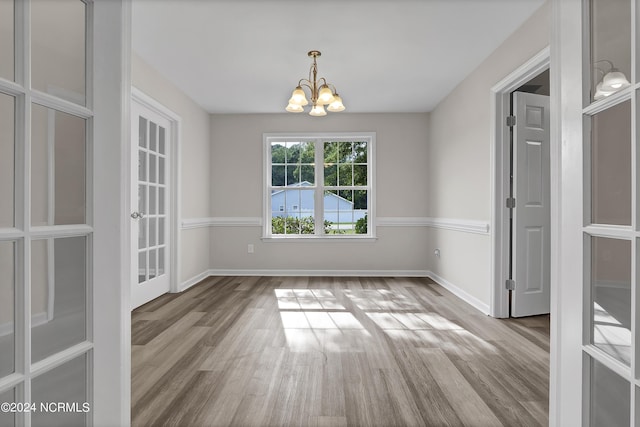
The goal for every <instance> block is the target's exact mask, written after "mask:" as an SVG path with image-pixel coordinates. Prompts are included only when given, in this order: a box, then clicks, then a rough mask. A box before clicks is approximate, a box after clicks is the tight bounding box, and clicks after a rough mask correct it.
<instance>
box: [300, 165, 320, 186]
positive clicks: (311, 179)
mask: <svg viewBox="0 0 640 427" xmlns="http://www.w3.org/2000/svg"><path fill="white" fill-rule="evenodd" d="M315 181H316V180H315V171H314V166H313V165H300V182H301V183H303V184H304V185H307V184H309V185H313V184H314V183H315Z"/></svg>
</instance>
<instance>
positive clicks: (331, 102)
mask: <svg viewBox="0 0 640 427" xmlns="http://www.w3.org/2000/svg"><path fill="white" fill-rule="evenodd" d="M307 55H309V56H310V57H311V58H313V64H312V65H311V69H310V70H309V79H300V81H299V82H298V86H296V88H295V89H294V90H293V93H292V94H291V99H289V105H287V108H286V110H287V111H288V112H290V113H302V112H303V111H304V108H303V107H304V106H305V105H308V104H309V101H307V96H306V93H305V91H304V89H303V87H306V88H307V89H309V91H310V94H311V105H312V107H311V111H309V115H311V116H316V117H317V116H326V115H327V112H326V111H325V109H324V106H325V105H328V107H327V110H328V111H331V112H332V113H336V112H339V111H344V105H343V104H342V98H340V96H339V95H338V93H337V92H336V87H335V86H334V85H330V84H329V83H327V80H325V78H324V77H321V78H320V79H318V78H317V76H318V64H317V62H316V58H317V57H318V56H320V52H319V51H317V50H312V51H310V52H309V53H308V54H307ZM329 86H331V88H333V90H331V88H330V87H329Z"/></svg>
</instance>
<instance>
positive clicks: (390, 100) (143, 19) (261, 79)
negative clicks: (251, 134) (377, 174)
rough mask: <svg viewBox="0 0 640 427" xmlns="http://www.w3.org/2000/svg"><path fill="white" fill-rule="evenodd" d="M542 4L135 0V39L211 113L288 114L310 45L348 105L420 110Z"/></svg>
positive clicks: (322, 72) (497, 0)
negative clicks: (288, 102)
mask: <svg viewBox="0 0 640 427" xmlns="http://www.w3.org/2000/svg"><path fill="white" fill-rule="evenodd" d="M543 2H544V0H389V1H384V0H317V1H311V0H133V49H134V51H135V52H136V53H137V54H138V55H140V57H141V58H143V59H144V60H145V61H146V62H148V63H149V64H150V65H151V66H153V67H154V68H156V69H157V70H158V71H159V72H160V73H161V74H162V75H164V76H165V77H166V78H167V79H168V80H170V81H171V82H173V83H174V84H175V85H176V86H177V87H178V88H180V89H181V90H182V91H183V92H184V93H186V94H187V95H188V96H190V97H191V98H192V99H193V100H194V101H195V102H196V103H198V104H199V105H201V106H202V107H203V108H204V109H205V110H207V111H209V112H211V113H276V112H283V111H284V107H285V106H286V104H287V100H288V99H289V97H290V95H291V91H292V90H293V88H294V87H295V86H296V84H297V83H298V80H300V79H301V78H306V77H307V76H308V73H309V67H310V65H311V59H310V58H309V57H307V52H308V51H309V50H313V49H315V50H320V51H321V52H322V56H321V57H320V58H318V72H319V73H318V77H325V78H326V79H327V81H328V82H329V83H331V84H333V85H335V86H336V88H337V89H338V92H339V93H340V95H341V97H342V99H343V101H344V104H345V106H346V107H347V111H348V112H425V111H431V110H432V109H433V108H434V107H435V106H436V105H437V104H438V102H440V101H441V100H442V99H443V98H444V97H445V96H446V95H447V94H448V93H449V92H451V90H452V89H453V88H455V86H456V85H457V84H458V83H459V82H461V81H462V80H463V79H464V77H465V76H467V75H468V74H469V73H470V72H471V71H472V70H473V69H475V68H476V67H477V66H478V65H479V64H480V63H481V62H482V61H483V60H484V59H485V58H486V57H487V56H488V55H489V54H490V53H491V52H492V51H493V50H494V49H495V48H496V47H498V46H499V45H500V43H502V42H503V41H504V40H505V39H506V38H508V36H509V35H510V34H511V33H512V32H513V31H514V30H515V29H517V28H518V27H519V26H520V25H521V24H522V23H523V22H524V21H525V20H526V19H527V18H528V17H529V16H530V15H531V14H532V13H533V12H534V11H535V10H536V9H537V8H538V7H540V6H541V5H542V3H543ZM487 96H488V95H487Z"/></svg>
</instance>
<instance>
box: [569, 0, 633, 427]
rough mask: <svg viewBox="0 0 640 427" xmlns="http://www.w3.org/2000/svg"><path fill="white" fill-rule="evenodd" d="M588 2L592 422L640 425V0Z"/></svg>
mask: <svg viewBox="0 0 640 427" xmlns="http://www.w3.org/2000/svg"><path fill="white" fill-rule="evenodd" d="M614 3H615V4H614ZM583 7H584V8H585V11H586V12H587V13H585V14H584V16H585V21H584V25H583V28H584V38H583V40H585V44H586V47H587V48H586V49H584V52H585V57H586V59H588V60H583V64H584V66H585V69H584V72H583V75H584V76H585V77H586V78H585V81H586V82H587V83H588V84H585V85H584V87H585V88H584V93H585V95H584V101H583V106H584V107H583V109H582V114H583V123H584V127H583V132H584V134H583V139H584V141H583V200H584V208H583V227H582V242H581V243H582V252H583V260H584V269H583V302H584V306H583V316H584V317H583V340H582V341H583V345H582V353H583V383H584V387H583V398H582V399H583V408H584V410H583V414H584V418H583V424H584V425H590V426H604V425H606V426H611V427H615V426H634V425H639V424H640V377H639V373H640V371H639V370H638V369H639V367H640V364H639V361H640V358H639V357H638V354H639V353H638V349H639V347H638V343H639V341H638V339H637V336H638V321H639V319H640V316H639V311H638V310H639V307H640V305H639V304H638V274H639V273H640V270H639V268H638V262H639V261H640V252H639V249H640V216H639V211H638V201H639V200H640V198H639V197H638V195H639V194H640V193H639V192H640V187H639V186H638V174H637V170H638V163H639V158H638V153H639V150H638V135H640V134H639V133H638V130H639V128H638V122H639V121H638V105H639V104H638V102H639V100H640V98H639V97H638V89H639V88H640V86H639V85H638V84H637V82H638V78H637V77H638V75H637V67H636V66H634V65H632V64H635V63H637V60H638V55H637V49H638V43H637V40H638V35H637V31H636V26H637V20H636V15H635V12H636V10H637V7H638V2H636V1H635V0H619V1H615V2H611V1H610V0H588V1H584V2H583ZM634 39H635V40H636V42H634V41H633V40H634ZM634 49H635V50H634Z"/></svg>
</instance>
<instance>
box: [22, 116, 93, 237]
mask: <svg viewBox="0 0 640 427" xmlns="http://www.w3.org/2000/svg"><path fill="white" fill-rule="evenodd" d="M85 125H86V122H85V120H84V119H82V118H79V117H76V116H72V115H70V114H66V113H62V112H60V111H55V110H52V109H49V108H46V107H42V106H40V105H36V104H34V105H33V108H32V121H31V189H32V192H31V203H32V206H31V223H32V224H33V225H62V224H84V223H85V211H86V133H85Z"/></svg>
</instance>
